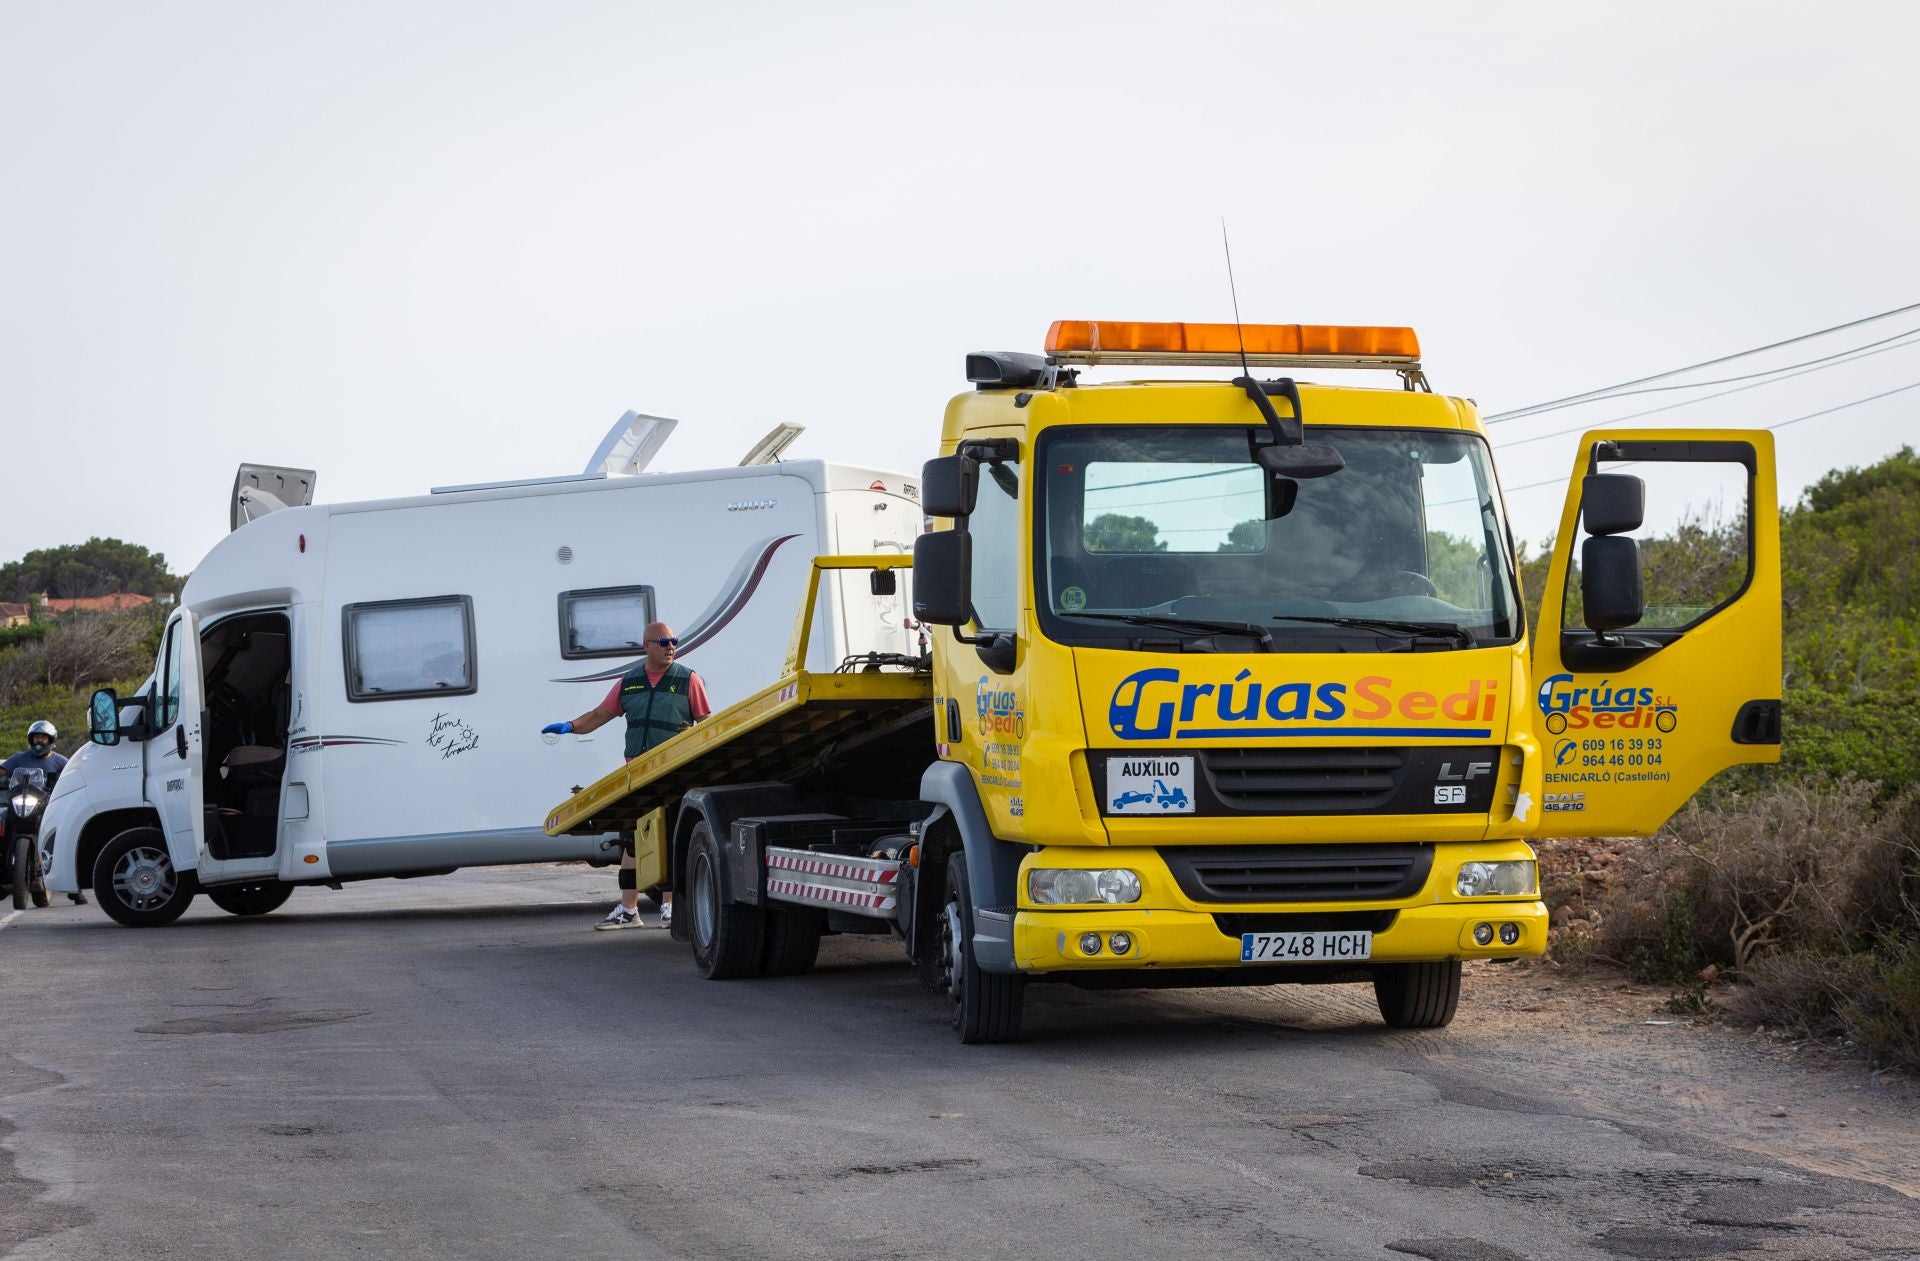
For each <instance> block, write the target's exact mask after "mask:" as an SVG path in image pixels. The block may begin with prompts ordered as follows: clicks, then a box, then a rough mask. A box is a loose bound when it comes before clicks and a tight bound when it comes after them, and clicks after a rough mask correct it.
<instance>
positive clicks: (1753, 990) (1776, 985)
mask: <svg viewBox="0 0 1920 1261" xmlns="http://www.w3.org/2000/svg"><path fill="white" fill-rule="evenodd" d="M1876 971H1877V969H1876V967H1875V961H1874V959H1873V957H1872V956H1871V955H1816V954H1780V955H1770V956H1768V957H1767V958H1764V959H1756V960H1755V961H1754V963H1753V966H1752V967H1751V968H1749V969H1748V970H1747V972H1746V974H1745V977H1744V978H1743V979H1744V980H1745V981H1746V982H1747V984H1745V985H1741V986H1737V987H1735V988H1734V990H1733V991H1732V993H1731V994H1730V995H1729V996H1728V998H1727V1000H1726V1006H1727V1015H1728V1017H1729V1018H1731V1019H1733V1020H1736V1021H1739V1022H1740V1023H1742V1024H1749V1025H1765V1026H1767V1027H1768V1028H1771V1029H1779V1030H1781V1031H1783V1032H1787V1033H1792V1034H1795V1035H1798V1036H1801V1037H1809V1038H1825V1037H1843V1036H1846V1035H1848V1034H1851V1033H1852V1031H1853V1030H1852V1027H1851V1025H1850V1023H1849V1021H1848V1020H1847V1018H1846V1016H1845V1015H1843V1012H1844V1011H1845V1010H1846V1008H1847V1006H1848V1004H1849V1003H1850V1002H1851V1001H1853V998H1854V996H1855V995H1857V994H1859V993H1861V992H1862V991H1863V990H1865V989H1866V988H1867V987H1868V986H1869V985H1870V984H1871V983H1872V981H1873V978H1874V973H1875V972H1876Z"/></svg>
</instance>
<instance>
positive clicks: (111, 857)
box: [93, 828, 200, 928]
mask: <svg viewBox="0 0 1920 1261" xmlns="http://www.w3.org/2000/svg"><path fill="white" fill-rule="evenodd" d="M199 891H200V881H199V879H198V878H197V877H195V875H194V874H193V873H192V872H191V871H175V870H174V867H173V860H172V858H171V857H170V856H169V855H168V853H167V838H166V836H165V835H164V834H163V833H162V832H161V831H160V829H159V828H129V829H127V830H126V831H125V832H122V833H120V835H118V836H116V837H114V838H113V839H112V840H111V841H108V842H107V844H106V847H105V848H104V849H102V850H101V851H100V856H99V857H98V858H96V859H94V860H93V892H94V896H95V897H97V898H99V899H100V909H101V910H103V911H105V912H106V913H107V914H108V915H111V916H112V917H113V918H114V919H116V920H118V921H119V922H120V923H122V924H125V925H126V926H127V927H129V928H158V927H159V926H160V925H162V924H171V923H173V921H175V920H177V919H179V918H180V916H181V915H182V914H183V913H184V912H185V911H186V909H187V904H188V903H190V902H192V901H193V895H194V894H196V893H198V892H199Z"/></svg>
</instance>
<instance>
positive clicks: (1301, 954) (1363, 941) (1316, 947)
mask: <svg viewBox="0 0 1920 1261" xmlns="http://www.w3.org/2000/svg"><path fill="white" fill-rule="evenodd" d="M1372 957H1373V934H1372V933H1370V932H1342V933H1242V934H1240V962H1242V963H1344V962H1347V961H1349V960H1353V959H1369V958H1372Z"/></svg>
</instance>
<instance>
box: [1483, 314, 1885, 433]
mask: <svg viewBox="0 0 1920 1261" xmlns="http://www.w3.org/2000/svg"><path fill="white" fill-rule="evenodd" d="M1914 333H1920V329H1909V330H1908V331H1907V332H1905V333H1902V334H1900V336H1902V337H1910V336H1912V334H1914ZM1870 345H1871V346H1873V347H1875V349H1868V348H1865V347H1855V349H1854V350H1853V351H1850V352H1848V353H1849V354H1852V355H1853V358H1851V359H1837V360H1834V361H1833V362H1822V361H1819V360H1815V361H1813V366H1812V367H1810V368H1802V369H1801V370H1800V371H1798V372H1789V373H1787V375H1786V376H1783V377H1776V378H1774V379H1773V380H1771V381H1755V382H1754V383H1753V384H1751V385H1740V386H1735V387H1734V388H1733V389H1731V390H1721V391H1720V392H1719V393H1718V394H1702V395H1701V396H1700V397H1699V398H1689V399H1682V400H1681V401H1680V402H1678V403H1668V404H1667V405H1666V406H1664V407H1649V408H1648V409H1647V410H1646V411H1643V412H1633V413H1631V414H1629V415H1626V416H1615V417H1613V418H1612V419H1611V420H1595V421H1589V422H1588V423H1586V424H1584V425H1575V426H1574V427H1573V428H1571V429H1556V430H1554V431H1553V432H1552V433H1537V434H1534V435H1533V436H1532V437H1530V438H1515V439H1513V440H1512V441H1510V442H1496V443H1494V444H1493V445H1494V446H1495V447H1497V448H1498V449H1500V450H1502V451H1504V450H1506V449H1507V448H1509V447H1524V446H1526V445H1527V444H1528V443H1529V442H1545V441H1546V440H1547V439H1549V438H1564V437H1566V436H1567V435H1568V434H1570V433H1585V432H1586V431H1587V430H1589V429H1599V428H1601V427H1602V426H1605V425H1619V424H1624V423H1625V422H1627V421H1629V420H1639V419H1640V418H1641V417H1643V416H1656V415H1658V414H1659V413H1661V412H1670V411H1674V410H1675V409H1677V408H1681V407H1692V406H1693V405H1694V404H1695V403H1710V402H1712V401H1713V400H1714V399H1716V398H1726V397H1727V396H1728V395H1730V394H1744V393H1745V392H1747V391H1748V390H1758V389H1761V388H1762V387H1764V386H1769V385H1777V384H1779V383H1780V382H1781V381H1791V380H1793V378H1795V377H1804V376H1806V375H1808V374H1809V373H1813V372H1825V371H1826V370H1827V369H1828V368H1838V367H1840V366H1841V365H1842V364H1847V363H1855V362H1858V361H1859V360H1861V359H1867V358H1870V357H1872V356H1874V355H1884V354H1886V353H1887V352H1888V351H1889V350H1904V349H1906V348H1907V347H1909V346H1920V337H1914V338H1913V340H1911V341H1900V342H1895V343H1894V344H1893V345H1891V346H1888V345H1882V344H1881V343H1879V342H1873V343H1870ZM1782 370H1783V371H1784V369H1782ZM1700 384H1702V385H1705V384H1707V382H1705V381H1702V382H1701V383H1700Z"/></svg>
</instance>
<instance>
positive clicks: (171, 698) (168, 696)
mask: <svg viewBox="0 0 1920 1261" xmlns="http://www.w3.org/2000/svg"><path fill="white" fill-rule="evenodd" d="M157 708H158V711H159V712H158V713H156V714H155V715H154V718H153V729H154V730H155V731H165V730H166V729H167V728H168V727H171V726H173V720H174V719H176V718H178V717H179V716H180V623H179V622H174V623H173V624H172V625H171V626H169V627H167V646H166V648H165V649H163V650H162V651H161V653H160V704H159V706H158V707H157Z"/></svg>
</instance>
